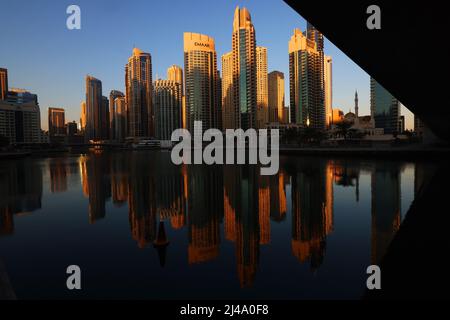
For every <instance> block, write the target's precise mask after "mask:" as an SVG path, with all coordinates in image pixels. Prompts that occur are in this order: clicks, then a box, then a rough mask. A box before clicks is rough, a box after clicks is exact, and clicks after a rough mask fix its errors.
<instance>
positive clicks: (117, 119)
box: [113, 96, 127, 142]
mask: <svg viewBox="0 0 450 320" xmlns="http://www.w3.org/2000/svg"><path fill="white" fill-rule="evenodd" d="M113 131H114V134H113V136H114V140H116V141H119V142H123V141H124V140H125V138H126V136H127V108H126V102H125V97H123V96H122V97H120V96H119V97H117V98H116V99H114V127H113Z"/></svg>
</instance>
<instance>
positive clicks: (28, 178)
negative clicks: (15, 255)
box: [0, 159, 43, 235]
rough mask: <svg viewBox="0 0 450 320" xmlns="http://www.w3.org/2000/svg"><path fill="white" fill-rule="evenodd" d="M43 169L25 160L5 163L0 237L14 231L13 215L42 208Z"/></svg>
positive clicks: (1, 171) (0, 170)
mask: <svg viewBox="0 0 450 320" xmlns="http://www.w3.org/2000/svg"><path fill="white" fill-rule="evenodd" d="M42 181H43V180H42V168H41V166H40V165H39V163H38V162H36V161H34V160H32V159H25V160H20V161H16V162H12V161H11V162H5V163H4V164H2V166H1V168H0V194H1V197H0V235H6V234H12V233H13V231H14V221H13V215H14V214H20V213H26V212H32V211H35V210H38V209H40V208H41V198H42Z"/></svg>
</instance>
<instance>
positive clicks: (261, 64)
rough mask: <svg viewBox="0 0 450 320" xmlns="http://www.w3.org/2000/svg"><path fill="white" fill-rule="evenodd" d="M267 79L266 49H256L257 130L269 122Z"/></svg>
mask: <svg viewBox="0 0 450 320" xmlns="http://www.w3.org/2000/svg"><path fill="white" fill-rule="evenodd" d="M267 77H268V76H267V48H264V47H256V106H257V128H264V127H265V126H266V123H267V122H268V121H269V110H268V105H269V101H268V99H269V93H268V86H269V83H268V78H267Z"/></svg>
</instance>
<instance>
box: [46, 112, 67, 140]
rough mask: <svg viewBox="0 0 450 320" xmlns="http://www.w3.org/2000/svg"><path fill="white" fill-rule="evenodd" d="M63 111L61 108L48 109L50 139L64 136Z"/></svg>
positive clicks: (64, 122)
mask: <svg viewBox="0 0 450 320" xmlns="http://www.w3.org/2000/svg"><path fill="white" fill-rule="evenodd" d="M65 124H66V121H65V111H64V109H62V108H48V134H49V136H50V137H55V136H65V135H66V128H65Z"/></svg>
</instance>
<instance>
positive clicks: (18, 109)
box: [0, 89, 41, 144]
mask: <svg viewBox="0 0 450 320" xmlns="http://www.w3.org/2000/svg"><path fill="white" fill-rule="evenodd" d="M0 135H2V136H4V137H6V138H8V140H9V143H11V144H22V143H27V144H28V143H40V142H41V112H40V109H39V103H38V98H37V95H35V94H32V93H30V92H28V91H26V90H23V89H11V91H10V92H8V99H7V100H0Z"/></svg>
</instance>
